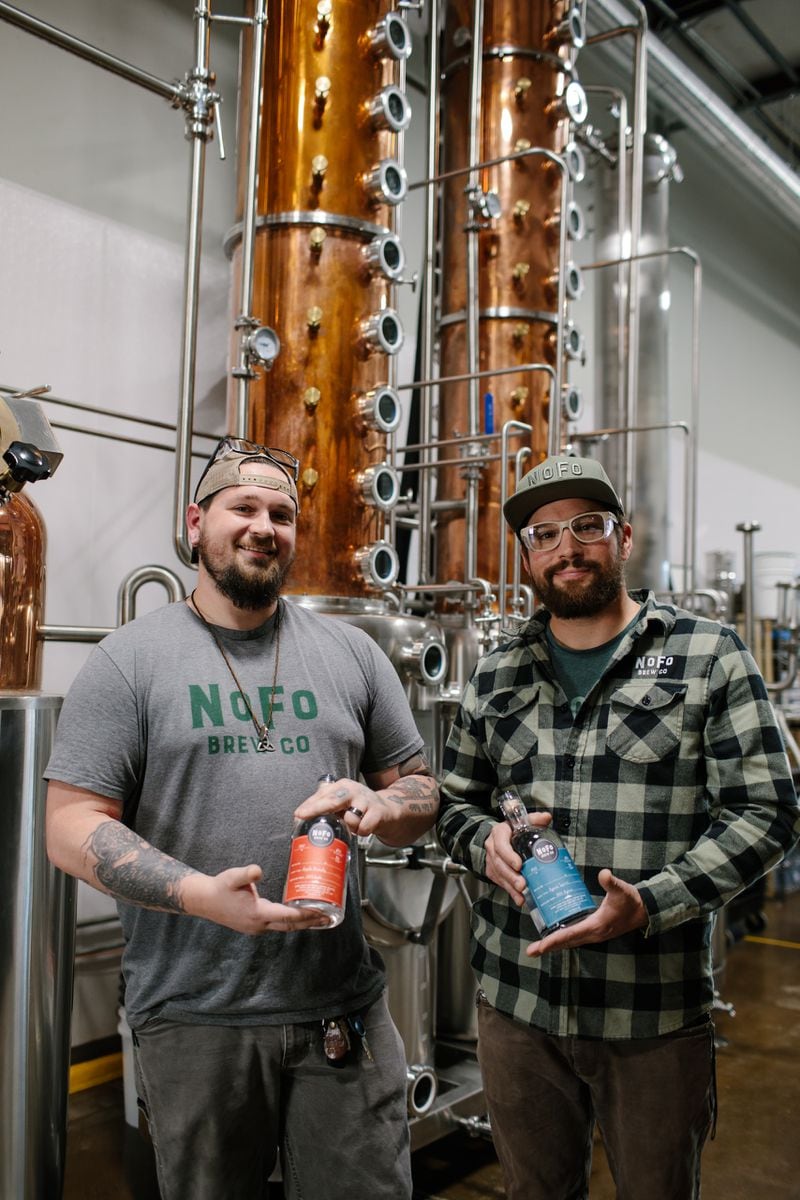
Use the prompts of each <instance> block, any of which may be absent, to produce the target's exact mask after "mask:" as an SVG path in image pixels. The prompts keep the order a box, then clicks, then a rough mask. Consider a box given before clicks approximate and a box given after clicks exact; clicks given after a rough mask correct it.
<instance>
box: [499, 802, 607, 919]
mask: <svg viewBox="0 0 800 1200" xmlns="http://www.w3.org/2000/svg"><path fill="white" fill-rule="evenodd" d="M499 807H500V812H501V813H502V814H503V817H504V818H505V820H506V821H508V823H509V825H510V826H511V845H512V846H513V847H514V849H515V850H516V852H517V854H518V855H519V856H520V858H521V859H522V875H523V877H524V879H525V882H526V883H527V885H528V891H529V892H530V896H531V900H532V901H533V904H534V905H535V909H536V910H538V914H539V916H540V918H541V921H536V913H535V912H534V914H533V915H534V923H535V924H536V925H537V928H538V927H539V925H541V926H542V927H543V928H542V929H541V930H540V932H542V933H544V934H547V933H552V932H553V930H554V929H562V928H563V927H564V926H565V925H572V924H573V922H575V921H580V920H582V919H583V918H584V917H588V916H589V914H590V913H592V912H594V911H595V908H596V905H595V902H594V900H593V899H592V897H591V895H590V893H589V890H588V888H587V887H586V884H585V883H584V882H583V879H582V878H581V875H580V872H579V871H578V868H577V867H576V866H575V863H574V862H573V859H572V855H571V854H570V852H569V851H568V850H567V848H566V847H565V846H564V845H562V843H561V841H560V839H559V838H558V837H557V835H556V834H555V833H554V832H553V831H552V830H551V829H549V828H544V829H540V828H537V827H535V826H533V825H529V824H528V819H527V816H528V814H527V811H526V809H525V806H524V805H523V803H522V801H521V800H520V798H519V796H518V795H517V793H516V792H515V791H514V790H513V789H511V788H508V789H507V790H506V791H504V792H502V793H501V795H500V800H499Z"/></svg>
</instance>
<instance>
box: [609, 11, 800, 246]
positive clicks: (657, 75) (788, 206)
mask: <svg viewBox="0 0 800 1200" xmlns="http://www.w3.org/2000/svg"><path fill="white" fill-rule="evenodd" d="M630 20H631V16H630V9H629V8H628V7H626V5H625V4H622V3H620V0H592V3H591V4H589V5H587V21H588V32H589V34H590V35H592V34H595V33H600V32H602V31H604V30H606V29H608V28H609V27H617V26H620V25H628V24H630ZM647 51H648V55H647V58H648V63H647V70H648V80H649V84H650V89H651V93H650V94H651V95H657V96H658V100H659V103H663V104H664V105H665V106H666V107H667V108H669V110H670V111H671V112H672V113H673V114H674V115H675V116H678V117H680V118H681V120H683V121H685V122H686V125H687V127H688V128H689V130H691V131H692V132H694V133H695V134H696V135H697V138H698V139H699V140H700V141H702V142H704V143H705V145H706V146H710V147H712V148H713V149H714V150H715V151H716V152H717V154H719V155H720V156H721V157H722V159H723V160H724V162H725V163H726V164H727V165H728V166H729V167H732V168H733V169H734V170H735V171H736V172H737V173H738V174H739V175H741V176H743V177H744V178H745V179H746V180H749V181H753V180H754V179H755V180H756V181H757V182H758V183H759V185H760V186H759V187H758V188H757V189H755V191H754V192H753V193H752V196H753V199H754V200H756V201H760V202H761V203H763V204H765V205H768V206H770V207H771V208H772V209H773V210H774V211H775V212H776V213H777V214H778V215H779V216H781V217H782V218H783V219H784V220H785V221H786V222H788V223H789V224H790V225H792V226H793V227H795V228H800V177H798V175H797V174H796V173H795V172H794V171H793V170H792V169H791V167H790V166H788V164H787V163H785V162H784V161H783V159H782V158H781V157H780V156H779V155H778V154H776V153H775V151H774V150H771V149H770V147H769V146H768V145H767V144H766V142H764V141H762V140H761V138H760V137H758V135H757V134H755V133H754V132H753V131H752V129H750V127H749V126H748V125H746V124H745V123H744V121H742V120H741V118H740V117H737V115H736V113H735V112H734V111H733V110H732V109H731V108H730V107H729V106H728V105H727V104H725V103H724V102H723V101H722V100H721V99H720V98H719V96H717V95H716V93H715V92H712V91H711V89H710V88H709V87H707V86H706V84H704V83H703V81H702V80H701V79H699V78H698V76H697V75H695V74H694V72H693V71H691V70H690V69H689V67H687V66H686V64H685V63H683V62H681V60H680V59H679V58H678V57H677V56H676V55H675V54H673V53H672V51H671V50H668V49H667V47H666V46H665V45H664V43H663V42H661V41H659V39H658V38H657V37H655V36H654V35H653V34H652V33H650V34H648V39H647ZM601 53H604V54H605V55H606V57H607V58H609V59H612V60H613V61H614V62H615V63H616V64H619V65H626V66H628V65H629V62H630V59H629V57H626V55H625V53H624V50H623V49H622V48H620V47H619V45H618V44H617V43H606V44H605V46H604V47H603V50H602V51H601Z"/></svg>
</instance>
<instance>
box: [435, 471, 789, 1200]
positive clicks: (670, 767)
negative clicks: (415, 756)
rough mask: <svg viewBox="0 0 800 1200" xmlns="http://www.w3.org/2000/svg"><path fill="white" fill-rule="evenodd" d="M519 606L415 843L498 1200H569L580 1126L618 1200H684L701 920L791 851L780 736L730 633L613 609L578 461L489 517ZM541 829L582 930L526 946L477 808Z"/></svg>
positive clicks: (616, 509)
mask: <svg viewBox="0 0 800 1200" xmlns="http://www.w3.org/2000/svg"><path fill="white" fill-rule="evenodd" d="M504 512H505V516H506V519H507V521H508V523H509V525H510V526H511V528H512V529H513V530H514V532H515V533H516V534H517V536H518V538H519V541H520V546H521V553H522V561H523V565H524V567H525V569H526V571H527V572H528V574H529V575H530V577H531V581H532V583H533V588H534V592H535V594H536V597H537V600H538V601H539V602H540V604H541V607H540V608H539V609H538V610H537V611H536V612H535V614H534V616H533V617H532V619H531V620H530V621H529V622H528V623H527V624H526V625H524V626H523V627H522V628H521V629H520V631H519V633H518V634H517V635H516V636H515V637H512V638H511V639H509V640H508V641H506V642H504V643H503V644H502V645H501V646H500V647H499V648H498V649H496V650H494V651H492V652H491V653H489V654H487V655H486V656H485V657H484V658H483V659H481V660H480V662H479V663H478V665H477V667H476V669H475V672H474V674H473V676H472V678H471V680H470V682H469V683H468V685H467V687H466V689H465V692H464V696H463V698H462V702H461V706H460V709H459V712H458V715H457V717H456V720H455V722H454V725H453V729H452V732H451V734H450V737H449V740H448V743H447V748H446V750H445V756H444V780H443V784H442V790H441V794H442V805H441V810H440V817H439V822H438V833H439V837H440V840H441V842H442V845H443V846H444V847H445V849H446V850H447V851H448V853H449V854H450V855H452V857H453V859H454V860H455V861H456V862H459V863H462V864H464V865H465V866H466V867H468V868H469V870H470V871H472V872H473V873H474V874H475V875H476V876H477V877H478V878H479V879H481V880H483V881H484V882H485V883H486V884H487V885H488V887H487V888H486V889H485V891H484V892H483V894H482V895H481V896H480V898H479V899H478V900H477V902H476V903H475V905H474V907H473V914H472V966H473V968H474V971H475V974H476V976H477V981H478V985H479V991H478V1000H477V1003H478V1055H479V1060H480V1065H481V1070H482V1073H483V1081H484V1087H485V1093H486V1098H487V1104H488V1107H489V1114H490V1117H491V1122H492V1131H493V1136H494V1141H495V1145H496V1147H497V1152H498V1156H499V1158H500V1161H501V1164H502V1167H503V1171H504V1174H505V1179H506V1189H507V1195H508V1197H509V1200H585V1198H586V1197H587V1196H588V1186H589V1174H590V1169H591V1151H592V1137H593V1132H594V1127H595V1124H596V1123H597V1124H598V1125H599V1127H600V1130H601V1133H602V1135H603V1139H604V1142H605V1147H606V1151H607V1156H608V1160H609V1164H610V1168H611V1172H612V1174H613V1176H614V1180H615V1183H616V1187H617V1194H618V1197H620V1198H621V1200H693V1198H694V1197H698V1196H699V1194H700V1156H701V1151H702V1148H703V1145H704V1143H705V1140H706V1138H707V1136H708V1134H709V1131H710V1130H711V1128H712V1125H713V1122H714V1119H715V1110H716V1095H715V1079H714V1040H713V1026H712V1023H711V1017H710V1012H711V1009H712V1006H713V997H714V985H713V975H712V960H711V931H712V925H713V921H714V914H715V912H716V911H717V910H719V909H721V908H722V906H723V905H724V904H725V903H726V902H727V901H729V900H730V899H731V898H732V897H733V896H735V895H736V894H737V893H738V892H740V891H742V890H743V889H744V888H746V887H747V886H748V885H749V884H751V883H753V881H754V880H756V879H758V878H759V877H760V876H761V875H763V874H764V872H766V871H768V870H769V869H770V868H771V867H772V866H774V865H775V863H777V862H778V861H779V860H780V859H781V857H782V856H783V855H784V854H785V852H786V851H787V850H788V849H789V848H790V847H791V846H792V845H793V844H794V842H795V841H796V840H797V837H798V835H800V816H799V815H798V814H799V810H798V806H797V799H796V796H795V792H794V788H793V786H792V779H791V772H790V769H789V764H788V761H787V758H786V753H785V750H784V747H783V742H782V739H781V735H780V731H779V729H778V726H777V724H776V720H775V716H774V713H773V711H772V708H771V705H770V703H769V700H768V697H767V692H766V688H765V686H764V682H763V680H762V678H761V675H760V674H759V671H758V668H757V667H756V664H755V662H754V661H753V659H752V657H751V655H750V654H749V653H748V651H747V649H746V648H745V646H744V645H743V644H742V642H741V640H740V639H739V638H738V637H737V635H736V633H735V632H734V631H733V630H732V629H730V628H728V627H726V626H723V625H720V624H718V623H716V622H714V621H710V620H706V619H704V618H702V617H698V616H695V615H694V614H692V613H690V612H686V611H683V610H681V609H679V608H675V607H673V606H672V605H668V604H662V603H660V602H659V601H657V600H656V598H655V596H654V595H653V594H652V593H648V592H641V593H637V592H631V593H629V592H628V591H627V590H626V587H625V580H624V564H625V562H626V561H627V559H628V558H629V556H630V554H631V550H632V548H633V540H632V529H631V526H630V524H629V523H628V522H627V521H626V520H625V516H624V513H623V508H622V504H621V502H620V500H619V497H618V495H617V493H616V491H615V490H614V488H613V486H612V485H611V482H610V480H609V479H608V476H607V475H606V473H605V471H604V470H603V469H602V467H601V466H600V464H599V463H597V462H596V461H594V460H592V459H586V458H571V457H560V456H559V457H554V458H549V459H546V460H545V462H543V463H540V464H539V466H537V467H535V468H534V469H533V470H532V471H530V472H529V473H528V474H527V475H526V476H525V477H524V478H523V479H522V480H521V481H520V483H519V486H518V488H517V490H516V492H515V494H514V495H513V496H511V497H510V499H509V500H508V501H507V502H506V505H505V509H504ZM506 788H514V789H516V790H517V792H518V793H519V795H520V796H521V798H522V800H523V803H524V804H525V806H526V807H527V808H528V810H529V813H530V815H529V818H528V819H529V821H530V823H531V824H532V825H536V826H547V825H550V824H551V823H552V828H553V829H554V830H555V831H556V833H557V834H558V835H559V836H560V838H561V840H562V841H563V843H564V844H565V846H566V847H567V849H568V850H569V851H570V853H571V854H572V857H573V859H574V860H575V863H576V865H577V867H578V870H579V871H580V873H581V874H582V876H583V878H584V879H585V881H586V884H587V886H588V887H589V890H590V891H591V893H592V894H593V897H594V899H595V900H596V902H597V909H596V911H595V912H593V913H592V914H590V915H589V916H588V917H585V918H583V919H581V920H580V921H578V922H577V923H574V924H570V925H567V926H566V927H564V928H560V929H556V930H555V931H554V932H550V933H548V934H547V935H546V936H544V937H538V938H537V935H536V928H535V926H534V924H533V922H532V920H531V915H530V913H529V912H528V910H527V907H526V903H525V899H524V898H523V891H524V888H525V883H524V880H523V879H522V877H521V875H520V873H519V872H520V867H521V860H520V858H519V856H518V855H517V854H516V853H515V852H514V850H513V849H512V847H511V843H510V832H511V830H510V827H509V825H508V824H507V823H506V822H504V821H503V820H502V818H501V814H500V812H499V810H498V804H497V801H498V798H499V796H500V794H501V792H502V791H503V790H504V789H506Z"/></svg>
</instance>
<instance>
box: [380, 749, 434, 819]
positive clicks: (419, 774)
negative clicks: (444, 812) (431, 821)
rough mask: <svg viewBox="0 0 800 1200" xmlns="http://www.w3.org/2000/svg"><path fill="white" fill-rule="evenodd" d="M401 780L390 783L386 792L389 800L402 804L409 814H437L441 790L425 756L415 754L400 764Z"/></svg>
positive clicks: (385, 794)
mask: <svg viewBox="0 0 800 1200" xmlns="http://www.w3.org/2000/svg"><path fill="white" fill-rule="evenodd" d="M397 770H398V774H399V775H400V778H399V779H397V780H395V782H394V783H390V784H389V786H388V787H387V788H386V789H385V791H384V796H385V797H386V799H387V800H392V801H394V803H395V804H402V806H403V807H404V808H405V810H406V812H408V813H416V814H419V815H424V814H430V813H435V812H436V809H437V806H438V799H439V789H438V787H437V784H436V780H435V779H434V777H433V775H432V773H431V769H430V767H429V766H428V763H427V760H426V758H425V755H424V754H422V753H419V754H414V755H412V756H411V758H407V759H406V760H405V762H402V763H400V766H399V767H398V768H397Z"/></svg>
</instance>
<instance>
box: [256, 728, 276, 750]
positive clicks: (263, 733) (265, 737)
mask: <svg viewBox="0 0 800 1200" xmlns="http://www.w3.org/2000/svg"><path fill="white" fill-rule="evenodd" d="M256 753H257V754H274V753H275V747H274V746H273V744H272V742H271V741H270V737H269V730H268V729H267V727H266V725H262V726H261V728H260V729H259V731H258V743H257V745H256Z"/></svg>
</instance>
